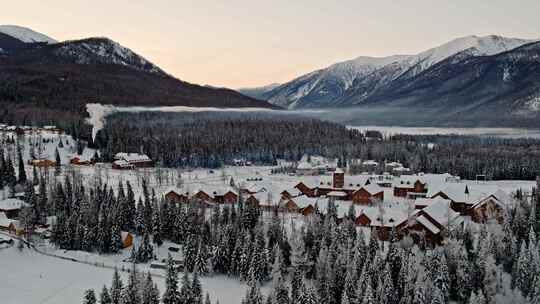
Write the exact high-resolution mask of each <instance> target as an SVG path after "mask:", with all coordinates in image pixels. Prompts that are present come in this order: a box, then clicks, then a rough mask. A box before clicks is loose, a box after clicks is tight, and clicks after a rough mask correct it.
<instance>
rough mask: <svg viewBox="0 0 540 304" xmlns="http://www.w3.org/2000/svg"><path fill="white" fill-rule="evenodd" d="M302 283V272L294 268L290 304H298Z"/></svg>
mask: <svg viewBox="0 0 540 304" xmlns="http://www.w3.org/2000/svg"><path fill="white" fill-rule="evenodd" d="M303 282H304V275H303V272H302V270H300V269H299V268H297V267H295V268H294V271H293V274H292V278H291V303H298V298H299V296H300V289H301V288H302V284H303Z"/></svg>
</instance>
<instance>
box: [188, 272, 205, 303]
mask: <svg viewBox="0 0 540 304" xmlns="http://www.w3.org/2000/svg"><path fill="white" fill-rule="evenodd" d="M190 303H193V304H203V291H202V286H201V281H200V279H199V273H198V272H196V271H195V272H194V273H193V280H192V281H191V302H190Z"/></svg>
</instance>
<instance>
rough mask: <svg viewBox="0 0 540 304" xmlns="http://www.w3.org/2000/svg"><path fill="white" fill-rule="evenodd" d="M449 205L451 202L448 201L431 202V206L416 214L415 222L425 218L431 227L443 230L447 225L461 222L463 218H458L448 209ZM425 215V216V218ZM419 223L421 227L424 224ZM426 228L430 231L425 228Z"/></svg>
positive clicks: (457, 214)
mask: <svg viewBox="0 0 540 304" xmlns="http://www.w3.org/2000/svg"><path fill="white" fill-rule="evenodd" d="M450 203H451V202H450V201H449V200H435V201H433V203H432V204H430V205H429V206H427V207H426V208H424V209H422V210H420V211H419V212H418V214H419V216H418V217H417V221H418V219H420V218H426V220H428V221H429V222H430V223H431V224H432V225H435V226H437V227H438V229H443V228H445V227H448V226H449V225H450V226H453V225H456V224H459V223H461V222H463V218H462V217H461V216H460V214H459V213H457V212H455V211H454V210H452V208H450ZM425 215H427V217H426V216H425ZM419 223H421V224H423V225H424V224H425V223H422V221H419ZM424 226H426V225H424ZM426 228H428V229H430V228H429V227H427V226H426ZM430 230H432V229H430ZM432 232H433V231H432ZM434 233H435V232H434ZM435 234H436V233H435Z"/></svg>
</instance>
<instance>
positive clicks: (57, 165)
mask: <svg viewBox="0 0 540 304" xmlns="http://www.w3.org/2000/svg"><path fill="white" fill-rule="evenodd" d="M54 157H55V160H56V163H55V166H54V174H56V175H60V173H62V167H61V166H62V159H61V158H60V153H59V152H58V148H56V149H55V150H54Z"/></svg>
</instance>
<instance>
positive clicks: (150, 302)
mask: <svg viewBox="0 0 540 304" xmlns="http://www.w3.org/2000/svg"><path fill="white" fill-rule="evenodd" d="M141 304H159V291H158V290H157V287H156V285H155V284H154V282H153V280H152V275H151V274H150V272H148V273H147V274H146V278H145V279H144V282H143V284H142V290H141Z"/></svg>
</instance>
